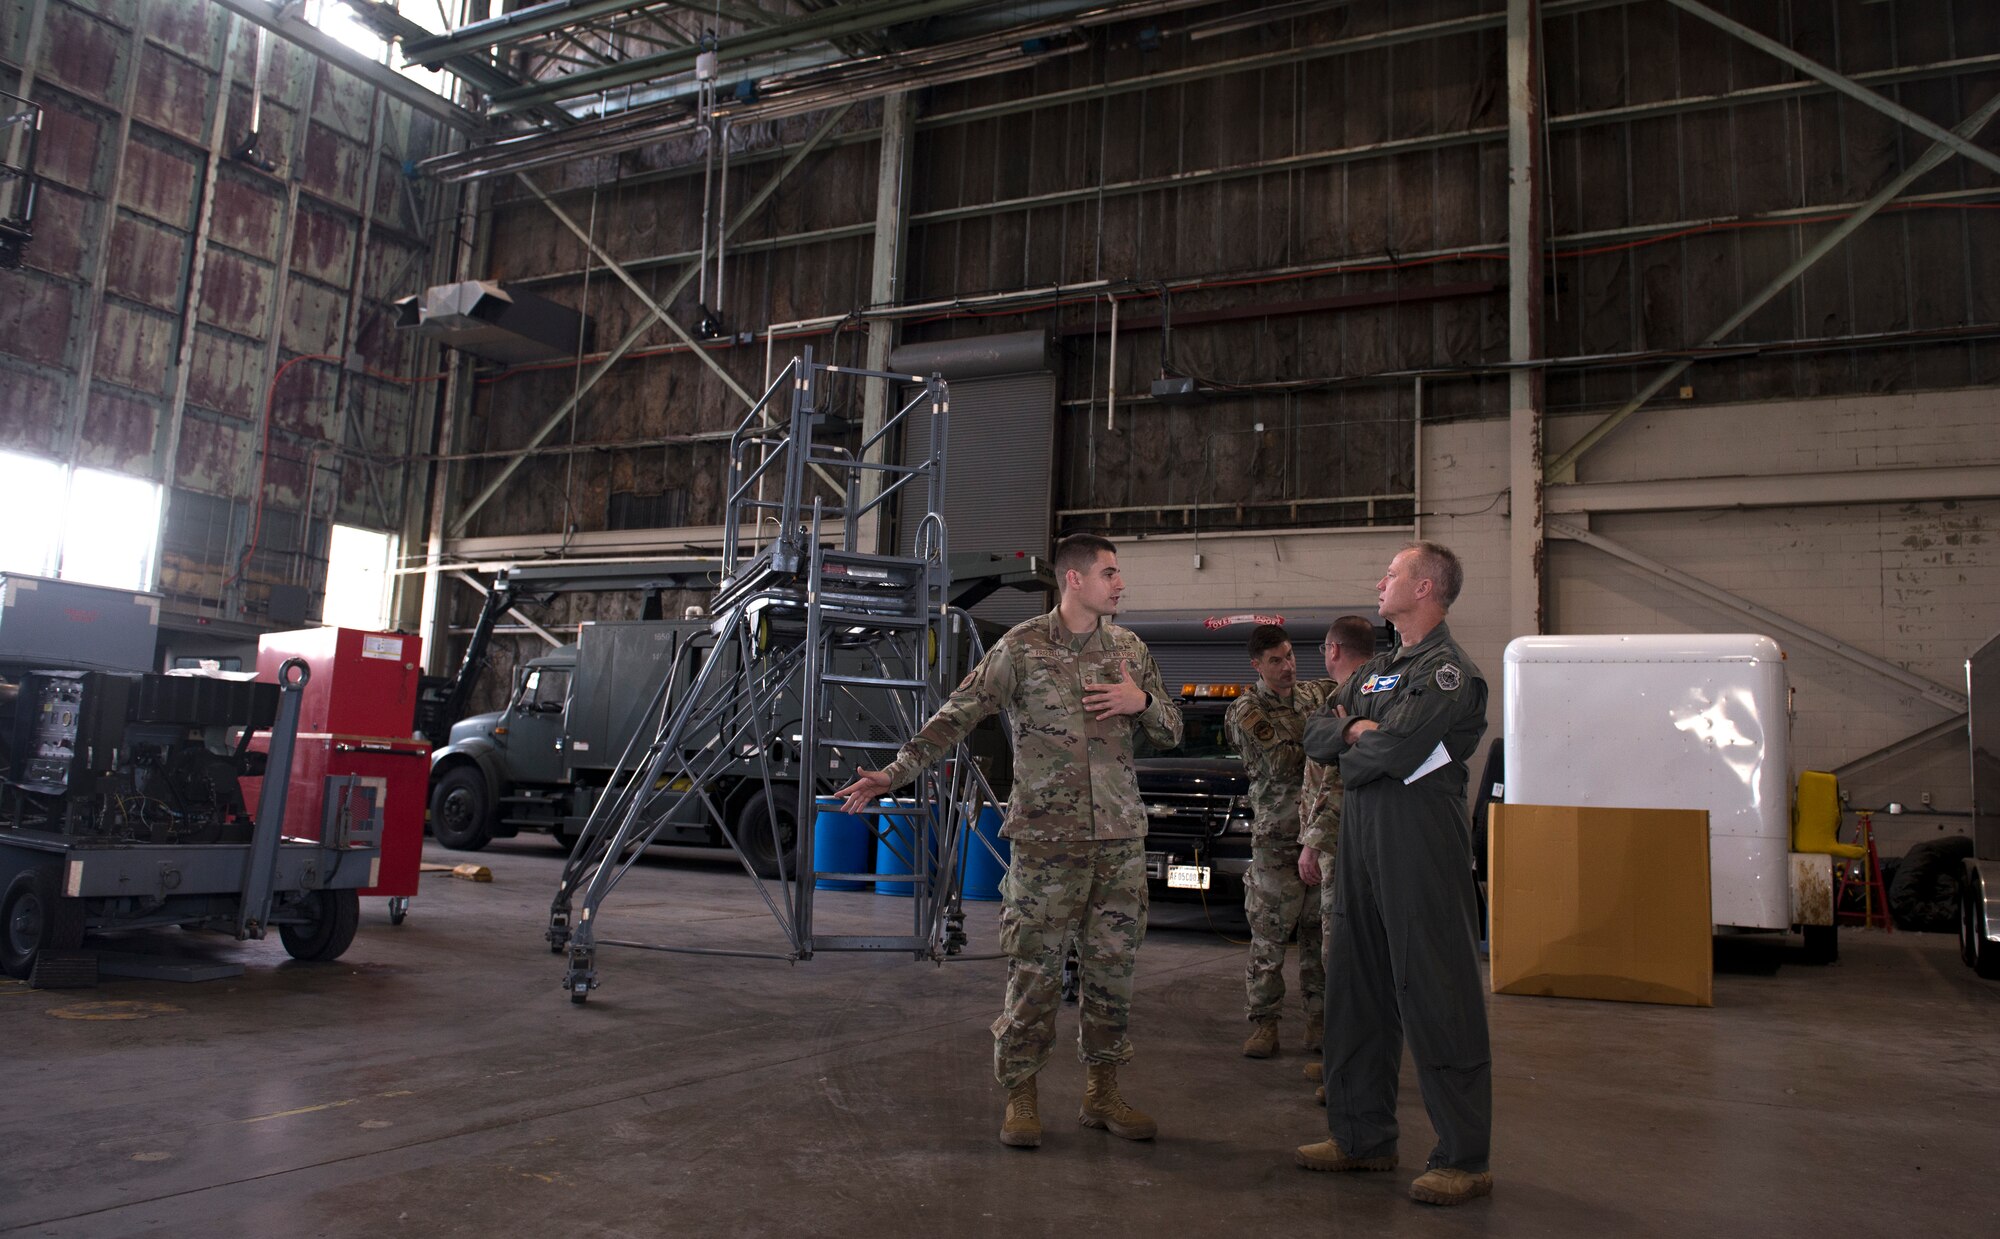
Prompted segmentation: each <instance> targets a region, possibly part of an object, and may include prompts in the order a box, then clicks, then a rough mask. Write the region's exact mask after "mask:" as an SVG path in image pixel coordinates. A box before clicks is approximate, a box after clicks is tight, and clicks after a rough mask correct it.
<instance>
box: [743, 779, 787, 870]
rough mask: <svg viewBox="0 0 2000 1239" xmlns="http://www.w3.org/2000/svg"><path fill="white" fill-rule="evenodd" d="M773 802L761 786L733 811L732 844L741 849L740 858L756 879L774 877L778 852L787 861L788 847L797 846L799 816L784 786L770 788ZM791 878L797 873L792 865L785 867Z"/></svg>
mask: <svg viewBox="0 0 2000 1239" xmlns="http://www.w3.org/2000/svg"><path fill="white" fill-rule="evenodd" d="M773 790H774V791H775V792H776V797H777V801H778V803H777V804H775V805H774V804H773V803H772V796H771V794H770V793H766V792H765V791H763V790H762V789H759V790H758V792H757V794H756V795H754V796H752V797H750V799H748V800H746V801H744V802H743V808H742V809H741V810H740V811H738V812H737V814H736V843H737V846H738V847H740V848H742V849H743V859H745V860H747V861H749V862H750V869H751V871H752V872H753V873H755V874H756V875H757V876H758V877H760V878H775V877H777V876H778V857H779V855H780V853H781V852H782V854H783V855H784V856H785V857H786V859H787V860H788V861H789V860H790V859H791V855H792V850H793V849H794V848H795V847H797V846H798V840H799V819H798V814H797V813H796V812H795V811H794V810H793V808H792V798H791V797H790V796H788V795H786V792H785V790H784V789H773ZM787 867H788V868H789V869H790V871H791V873H792V876H793V877H797V876H798V872H799V867H798V866H797V865H796V864H790V865H788V866H787Z"/></svg>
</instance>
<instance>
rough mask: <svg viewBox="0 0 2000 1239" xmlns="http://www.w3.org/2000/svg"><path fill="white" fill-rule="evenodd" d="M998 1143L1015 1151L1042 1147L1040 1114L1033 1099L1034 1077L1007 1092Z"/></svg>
mask: <svg viewBox="0 0 2000 1239" xmlns="http://www.w3.org/2000/svg"><path fill="white" fill-rule="evenodd" d="M1000 1143H1001V1144H1008V1145H1012V1146H1014V1147H1015V1148H1017V1149H1038V1148H1040V1147H1041V1146H1042V1114H1041V1110H1040V1108H1039V1105H1038V1103H1037V1101H1036V1098H1035V1077H1033V1076H1029V1077H1028V1078H1027V1079H1025V1080H1023V1081H1021V1082H1020V1083H1019V1084H1016V1085H1015V1086H1014V1087H1013V1088H1010V1089H1008V1090H1007V1117H1006V1118H1004V1119H1002V1120H1001V1122H1000Z"/></svg>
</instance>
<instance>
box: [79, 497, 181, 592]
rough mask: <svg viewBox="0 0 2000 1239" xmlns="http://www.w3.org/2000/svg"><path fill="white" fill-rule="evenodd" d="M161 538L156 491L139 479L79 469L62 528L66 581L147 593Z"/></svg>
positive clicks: (158, 501) (158, 498)
mask: <svg viewBox="0 0 2000 1239" xmlns="http://www.w3.org/2000/svg"><path fill="white" fill-rule="evenodd" d="M159 538H160V488H159V487H158V486H157V485H155V484H154V483H152V482H148V481H147V480H145V479H144V478H135V477H129V476H127V475H125V474H122V473H106V472H104V471H102V470H99V469H78V470H77V471H76V473H75V474H74V475H73V476H72V477H71V479H70V487H69V505H68V512H67V519H66V520H65V521H64V522H63V533H62V539H63V543H62V568H61V576H62V579H63V580H65V581H82V582H84V583H85V584H87V585H108V586H110V587H111V588H113V589H147V588H149V587H150V586H151V585H152V583H153V551H154V549H155V547H156V546H157V545H158V542H159Z"/></svg>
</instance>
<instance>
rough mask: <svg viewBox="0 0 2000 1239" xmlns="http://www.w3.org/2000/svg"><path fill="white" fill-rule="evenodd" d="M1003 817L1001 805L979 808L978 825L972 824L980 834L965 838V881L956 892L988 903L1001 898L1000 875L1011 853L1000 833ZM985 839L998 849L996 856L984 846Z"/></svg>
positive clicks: (1012, 850)
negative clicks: (999, 807) (975, 836)
mask: <svg viewBox="0 0 2000 1239" xmlns="http://www.w3.org/2000/svg"><path fill="white" fill-rule="evenodd" d="M1004 820H1005V818H1004V806H1003V808H1001V809H996V808H994V807H993V806H992V805H988V806H986V807H985V808H983V809H981V810H980V811H979V825H978V826H977V827H976V828H975V829H976V830H977V832H978V836H979V837H978V838H976V839H967V840H966V841H965V881H964V883H963V885H961V886H960V888H959V893H960V894H961V895H963V896H964V897H965V898H967V899H974V900H978V901H980V902H982V903H991V902H993V901H994V900H996V899H998V898H1000V879H1002V878H1004V877H1006V876H1007V862H1008V860H1009V858H1011V857H1012V856H1013V854H1014V849H1013V846H1012V845H1011V844H1009V843H1008V842H1007V840H1005V839H1002V838H1001V837H1000V824H1001V822H1002V821H1004ZM981 840H984V841H985V842H981ZM988 843H990V844H992V845H993V847H994V848H995V849H996V850H998V851H999V853H1000V858H999V859H998V860H995V859H994V858H993V853H992V852H990V851H988V850H987V848H986V845H987V844H988Z"/></svg>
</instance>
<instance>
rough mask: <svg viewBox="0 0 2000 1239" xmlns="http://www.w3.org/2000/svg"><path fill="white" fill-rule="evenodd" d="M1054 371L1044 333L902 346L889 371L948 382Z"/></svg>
mask: <svg viewBox="0 0 2000 1239" xmlns="http://www.w3.org/2000/svg"><path fill="white" fill-rule="evenodd" d="M1055 368H1056V367H1055V358H1054V354H1053V352H1052V350H1051V349H1050V339H1049V333H1048V332H1046V331H1014V332H1009V333H1007V334H1006V335H998V336H977V337H974V338H971V339H966V340H940V341H937V342H936V343H934V344H905V345H903V346H902V347H901V348H898V349H896V350H894V351H893V352H891V353H890V354H889V369H891V370H893V371H895V372H896V373H897V374H915V375H924V376H926V377H928V376H929V375H931V374H933V373H936V374H940V375H943V376H944V380H945V382H947V383H958V382H963V381H964V380H966V379H986V378H992V377H993V376H995V375H1000V374H1022V373H1025V372H1028V371H1034V370H1047V371H1053V370H1054V369H1055Z"/></svg>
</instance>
